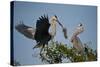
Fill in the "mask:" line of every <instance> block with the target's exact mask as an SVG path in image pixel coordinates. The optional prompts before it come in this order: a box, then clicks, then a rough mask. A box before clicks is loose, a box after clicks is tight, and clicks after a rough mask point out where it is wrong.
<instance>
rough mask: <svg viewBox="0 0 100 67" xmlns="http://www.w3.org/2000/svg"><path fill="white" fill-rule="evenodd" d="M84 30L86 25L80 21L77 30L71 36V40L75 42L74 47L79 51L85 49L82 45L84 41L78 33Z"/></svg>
mask: <svg viewBox="0 0 100 67" xmlns="http://www.w3.org/2000/svg"><path fill="white" fill-rule="evenodd" d="M83 31H84V27H83V24H82V23H80V24H78V26H77V27H76V30H75V32H74V33H73V35H72V37H71V42H72V44H73V47H74V48H75V49H76V50H77V51H78V52H83V51H84V47H83V45H82V42H81V40H80V38H79V37H78V35H79V34H80V33H82V32H83Z"/></svg>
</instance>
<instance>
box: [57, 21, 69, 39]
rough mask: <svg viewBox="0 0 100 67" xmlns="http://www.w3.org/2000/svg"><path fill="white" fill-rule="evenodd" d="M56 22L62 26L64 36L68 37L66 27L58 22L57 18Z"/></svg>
mask: <svg viewBox="0 0 100 67" xmlns="http://www.w3.org/2000/svg"><path fill="white" fill-rule="evenodd" d="M57 22H58V24H59V25H60V26H61V27H62V31H63V33H64V37H65V38H66V39H67V38H68V37H67V29H66V28H64V26H63V25H62V24H61V23H60V22H59V20H57Z"/></svg>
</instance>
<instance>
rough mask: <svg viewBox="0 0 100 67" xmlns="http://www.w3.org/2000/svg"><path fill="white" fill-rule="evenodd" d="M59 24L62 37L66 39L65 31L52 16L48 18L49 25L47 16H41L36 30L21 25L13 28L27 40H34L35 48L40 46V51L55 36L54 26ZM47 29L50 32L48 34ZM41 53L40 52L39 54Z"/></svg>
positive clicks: (55, 17)
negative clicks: (62, 33)
mask: <svg viewBox="0 0 100 67" xmlns="http://www.w3.org/2000/svg"><path fill="white" fill-rule="evenodd" d="M57 23H59V25H60V26H61V27H62V29H63V32H64V36H65V38H67V35H66V34H67V31H66V29H65V28H64V27H63V25H62V24H61V23H60V22H59V20H58V18H57V16H56V15H55V16H53V17H51V18H50V23H49V18H48V16H45V15H44V16H41V17H39V19H38V20H37V22H36V29H34V28H32V27H30V26H27V25H25V24H23V23H20V24H17V25H16V26H15V28H16V30H17V31H18V32H20V33H21V34H23V35H24V36H26V37H27V38H30V39H33V40H36V42H37V45H36V46H35V47H33V49H34V48H36V47H39V46H41V45H42V48H41V51H42V50H43V48H44V47H45V45H48V41H50V40H51V39H52V38H53V37H54V36H55V35H56V24H57ZM49 29H51V30H50V32H49ZM40 53H41V52H40Z"/></svg>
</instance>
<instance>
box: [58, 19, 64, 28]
mask: <svg viewBox="0 0 100 67" xmlns="http://www.w3.org/2000/svg"><path fill="white" fill-rule="evenodd" d="M57 22H58V24H59V25H60V26H61V27H62V29H63V28H64V27H63V25H62V24H61V23H60V22H59V20H57Z"/></svg>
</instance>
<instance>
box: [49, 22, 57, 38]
mask: <svg viewBox="0 0 100 67" xmlns="http://www.w3.org/2000/svg"><path fill="white" fill-rule="evenodd" d="M50 34H51V36H53V37H54V36H55V35H56V22H54V21H53V22H51V26H50Z"/></svg>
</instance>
